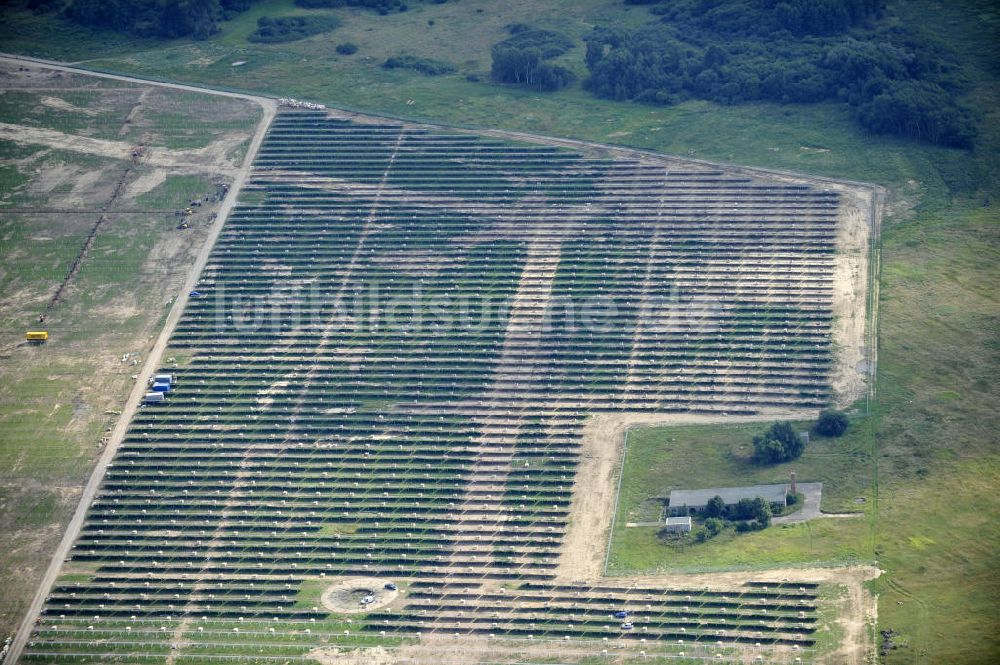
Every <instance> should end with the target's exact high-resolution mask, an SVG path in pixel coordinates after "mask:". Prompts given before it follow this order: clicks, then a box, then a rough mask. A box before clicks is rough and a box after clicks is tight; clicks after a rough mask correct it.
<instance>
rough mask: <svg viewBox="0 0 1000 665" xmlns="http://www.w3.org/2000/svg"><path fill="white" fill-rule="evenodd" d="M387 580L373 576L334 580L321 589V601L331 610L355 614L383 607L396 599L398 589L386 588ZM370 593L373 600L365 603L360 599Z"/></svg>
mask: <svg viewBox="0 0 1000 665" xmlns="http://www.w3.org/2000/svg"><path fill="white" fill-rule="evenodd" d="M387 582H388V580H385V579H382V578H375V577H351V578H349V579H344V580H339V581H337V582H334V583H333V584H331V585H330V586H329V587H327V588H326V590H325V591H323V596H322V597H321V599H320V600H321V602H322V603H323V607H325V608H326V609H328V610H330V611H331V612H338V613H348V614H355V613H360V612H371V611H373V610H377V609H379V608H380V607H385V606H386V605H388V604H389V603H391V602H392V601H394V600H395V599H396V596H398V595H399V591H398V590H390V589H386V588H385V585H386V583H387ZM367 594H371V595H372V596H373V597H374V600H373V601H372V602H370V603H368V604H367V605H362V604H361V599H362V598H363V597H364V596H365V595H367Z"/></svg>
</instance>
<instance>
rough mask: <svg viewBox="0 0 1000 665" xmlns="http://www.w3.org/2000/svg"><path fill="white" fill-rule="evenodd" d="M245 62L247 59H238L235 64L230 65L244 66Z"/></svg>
mask: <svg viewBox="0 0 1000 665" xmlns="http://www.w3.org/2000/svg"><path fill="white" fill-rule="evenodd" d="M245 64H247V61H246V60H237V61H236V62H234V63H233V64H231V65H229V66H230V67H242V66H243V65H245Z"/></svg>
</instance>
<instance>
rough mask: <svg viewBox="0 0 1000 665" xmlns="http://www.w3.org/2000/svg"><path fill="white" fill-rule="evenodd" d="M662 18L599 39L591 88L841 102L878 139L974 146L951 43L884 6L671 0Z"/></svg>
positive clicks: (870, 1) (661, 96) (659, 8)
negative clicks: (931, 37) (899, 19)
mask: <svg viewBox="0 0 1000 665" xmlns="http://www.w3.org/2000/svg"><path fill="white" fill-rule="evenodd" d="M627 1H628V2H629V4H653V5H654V6H653V7H652V8H651V11H652V12H653V14H654V15H656V16H659V20H658V21H655V22H652V23H649V24H647V25H646V26H643V27H641V28H638V29H634V30H625V29H620V28H602V27H597V28H595V29H594V31H593V32H592V33H591V34H590V35H589V36H588V38H587V40H586V42H587V53H586V63H587V68H588V70H589V72H590V75H589V77H588V78H587V80H586V81H585V82H584V86H585V87H586V88H587V89H588V90H590V91H591V92H592V93H593V94H595V95H597V96H599V97H604V98H607V99H615V100H632V101H640V102H649V103H655V104H668V105H669V104H676V103H678V102H681V101H684V100H686V99H691V98H698V99H708V100H711V101H715V102H719V103H722V104H739V103H744V102H752V101H773V102H779V103H812V102H820V101H837V100H839V101H842V102H845V103H847V104H848V105H849V106H850V108H851V109H852V110H853V113H854V115H855V117H856V118H857V120H858V122H859V123H860V124H861V125H862V126H863V127H864V128H865V129H867V130H868V131H870V132H872V133H876V134H896V135H901V136H906V137H910V138H915V139H919V140H924V141H930V142H934V143H938V144H942V145H949V146H958V147H970V146H971V145H972V142H973V139H974V137H975V125H974V122H973V118H972V117H971V115H970V114H969V112H968V111H967V110H965V109H964V108H962V107H961V106H960V105H959V104H957V103H956V101H955V96H956V94H957V93H958V92H959V91H960V89H961V77H960V75H959V73H958V72H957V71H956V66H955V65H954V64H953V62H952V61H951V60H950V58H949V56H948V54H947V53H945V52H944V51H943V50H942V49H941V48H939V47H937V46H935V45H933V44H929V43H926V41H924V40H922V39H921V38H919V37H918V36H916V35H913V34H909V33H907V32H905V31H904V30H903V29H901V28H898V27H884V26H882V24H880V23H879V22H878V21H877V19H878V18H879V17H880V16H881V13H882V12H883V0H780V1H779V0H725V1H723V0H671V1H670V2H657V3H651V2H643V1H641V0H627Z"/></svg>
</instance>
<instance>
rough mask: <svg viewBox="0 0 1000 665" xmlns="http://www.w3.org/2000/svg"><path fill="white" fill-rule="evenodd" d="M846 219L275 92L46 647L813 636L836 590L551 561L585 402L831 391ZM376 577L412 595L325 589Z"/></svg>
mask: <svg viewBox="0 0 1000 665" xmlns="http://www.w3.org/2000/svg"><path fill="white" fill-rule="evenodd" d="M837 210H838V198H837V195H836V194H834V193H831V192H825V191H820V190H817V189H815V188H811V187H807V186H804V185H800V184H795V183H787V182H778V181H768V180H764V179H760V178H755V177H751V176H748V175H742V174H734V173H732V172H726V171H724V170H721V169H713V168H709V167H706V166H702V165H693V164H688V163H682V162H676V161H669V160H657V159H655V158H652V157H641V158H640V157H634V158H624V157H621V156H612V155H603V156H602V155H596V154H582V153H579V152H572V151H569V150H564V149H560V148H556V147H552V146H546V145H534V144H518V143H511V142H507V141H502V140H499V139H488V138H484V137H481V136H474V135H471V134H463V133H458V132H448V131H443V130H439V129H434V128H426V127H418V126H412V125H402V124H399V125H393V124H375V123H363V122H347V121H343V120H337V119H333V118H329V117H327V116H326V115H325V114H324V113H323V112H310V111H294V112H287V111H286V112H283V113H280V114H279V115H278V116H277V118H276V119H275V121H274V123H273V125H272V127H271V129H270V131H269V133H268V136H267V138H266V140H265V142H264V145H263V146H262V148H261V150H260V152H259V154H258V155H257V158H256V160H255V164H254V171H253V175H252V178H251V180H250V182H249V184H248V186H247V187H245V189H244V190H243V191H242V192H241V193H240V203H239V205H238V206H237V207H236V208H235V209H234V211H233V212H232V214H231V215H230V217H229V219H228V220H227V221H226V224H225V227H224V228H223V231H222V233H221V236H220V238H219V240H218V242H217V244H216V246H215V248H214V250H213V252H212V255H211V257H210V259H209V262H208V265H207V266H206V268H205V269H204V271H203V273H202V275H201V278H200V281H199V284H198V287H197V290H198V292H199V293H200V294H201V296H200V297H198V298H193V299H191V300H190V302H189V304H188V307H187V309H186V311H185V313H184V315H183V317H182V320H181V321H180V323H179V325H178V327H177V328H176V330H175V332H174V334H173V337H172V340H171V343H170V349H169V351H168V354H167V355H168V356H173V357H175V358H176V359H177V367H173V366H172V365H171V364H167V365H165V367H164V368H163V370H162V371H165V372H170V373H172V374H174V377H175V387H174V389H173V390H172V391H171V392H170V393H169V395H168V398H167V400H166V402H165V403H164V404H162V405H157V406H150V407H146V408H144V409H142V410H141V411H140V413H139V414H138V415H137V416H136V417H135V419H134V421H133V423H132V426H131V428H130V430H129V433H128V434H127V436H126V439H125V441H124V442H123V444H122V446H121V448H120V450H119V452H118V454H117V456H116V458H115V460H114V464H113V465H112V467H111V468H110V469H109V470H108V473H107V476H106V478H105V480H104V483H103V485H102V488H101V490H100V492H99V495H98V497H97V499H96V500H95V501H94V503H93V505H92V506H91V509H90V512H89V514H88V517H87V520H86V523H85V525H84V527H83V530H82V532H81V535H80V537H79V540H78V542H77V543H76V545H75V547H74V549H73V551H72V556H71V559H70V561H69V562H68V563H67V566H66V569H65V574H64V575H63V577H62V578H61V581H60V582H59V583H58V585H57V586H56V588H55V589H54V590H53V592H52V594H51V596H50V598H49V599H48V602H47V604H46V606H45V609H44V611H43V617H42V622H41V623H40V625H39V627H38V628H37V630H36V632H35V634H34V636H33V638H32V644H31V646H30V647H29V649H28V650H27V652H26V654H25V656H24V662H57V661H61V660H63V659H67V660H79V659H81V658H83V659H85V655H86V654H90V657H91V658H98V659H105V660H106V659H110V658H112V657H113V656H116V657H121V658H124V659H142V660H144V662H145V661H146V660H153V661H158V660H166V661H167V662H188V661H191V660H195V661H197V662H223V661H227V659H231V658H233V657H236V656H239V657H240V658H241V659H242V661H243V662H251V661H250V660H248V659H251V658H253V659H257V660H259V661H260V662H272V660H273V659H277V658H282V659H292V660H295V659H300V658H305V657H306V654H307V652H308V651H309V649H311V648H314V647H316V646H317V645H320V644H328V643H330V644H339V645H346V646H358V647H370V646H372V645H375V644H379V645H388V646H392V645H393V644H395V643H396V642H397V641H399V640H403V639H408V638H412V637H414V636H415V635H417V634H418V633H419V634H422V635H426V634H429V633H434V632H440V633H448V634H454V633H458V634H478V635H495V636H502V637H508V638H511V639H527V636H529V635H530V636H531V638H532V639H534V638H535V637H536V636H537V637H538V638H539V639H552V638H558V639H561V640H582V641H583V643H586V644H589V643H590V642H589V641H591V640H593V641H594V643H595V644H596V643H599V642H600V640H602V639H605V638H608V639H626V640H631V641H634V642H636V643H638V642H639V641H640V640H645V641H646V642H648V643H650V644H661V645H666V644H671V645H676V644H677V643H678V642H679V643H680V644H681V645H683V643H684V642H688V643H689V644H708V645H718V644H720V643H721V644H724V645H741V644H752V645H757V644H764V645H770V644H773V645H785V646H789V647H792V646H794V647H796V648H803V649H808V648H809V647H811V645H812V644H813V638H812V637H811V635H812V633H813V632H814V630H815V621H816V615H815V609H816V603H815V593H813V592H811V591H806V592H800V591H794V592H793V591H789V590H783V591H774V590H770V591H766V592H765V591H761V590H760V589H746V590H744V591H741V592H739V593H731V594H730V596H731V597H727V598H723V597H724V596H725V595H726V594H724V593H721V592H720V593H717V594H712V593H708V594H707V595H706V592H704V590H698V591H691V590H688V591H684V590H676V589H675V590H663V589H652V588H648V589H624V590H615V589H614V588H613V587H611V586H607V585H605V586H597V587H589V586H584V587H572V588H569V587H566V586H560V585H559V584H557V583H556V577H555V573H556V567H557V564H558V553H559V547H560V545H561V542H562V538H563V535H564V533H565V530H566V527H567V521H568V511H569V505H570V498H571V489H572V485H573V480H574V475H575V471H576V465H577V461H578V458H579V455H580V451H579V438H580V433H581V430H582V426H583V423H584V420H585V418H586V416H588V415H589V414H594V413H602V412H619V411H629V412H642V411H648V412H653V411H655V412H678V413H681V412H683V413H715V414H721V413H726V414H750V413H754V412H757V411H759V410H760V409H762V408H771V407H783V408H796V407H819V406H822V405H823V404H825V403H826V402H827V400H828V391H829V376H828V375H829V368H830V359H831V344H830V323H831V316H832V315H831V308H832V281H831V274H832V269H833V255H834V251H835V236H836V223H837ZM609 444H610V442H609ZM356 575H366V576H374V577H378V578H384V579H387V580H393V581H395V582H397V583H399V584H401V585H404V584H405V585H406V588H405V589H404V590H405V591H406V595H404V596H403V600H402V601H400V602H397V603H394V604H393V605H392V606H390V607H388V608H381V609H379V610H376V611H374V612H371V613H367V614H362V615H358V616H355V617H353V618H350V617H347V616H341V615H336V614H331V612H330V611H329V610H326V609H324V608H323V607H322V606H321V605H320V604H319V601H318V599H317V598H318V596H316V594H314V593H313V592H312V591H311V590H312V589H314V587H316V585H319V586H322V585H324V584H325V583H326V580H327V579H329V581H331V582H332V581H333V579H335V578H340V577H343V576H356ZM692 595H693V596H695V600H691V599H690V597H691V596H692ZM626 605H634V606H636V607H635V609H634V610H633V612H634V614H633V616H635V618H634V619H632V621H633V622H634V624H635V625H634V626H633V627H630V628H629V629H623V628H622V627H621V625H619V624H620V623H621V622H619V621H614V620H609V619H608V617H609V616H613V612H614V611H616V609H617V608H620V607H622V606H626ZM236 634H239V636H238V639H237V638H235V637H234V635H236ZM574 643H575V642H574ZM671 648H674V649H675V650H676V648H684V647H683V646H681V647H676V646H674V647H671ZM687 648H690V647H687ZM706 653H707V652H706ZM56 654H64V655H63V656H58V655H56Z"/></svg>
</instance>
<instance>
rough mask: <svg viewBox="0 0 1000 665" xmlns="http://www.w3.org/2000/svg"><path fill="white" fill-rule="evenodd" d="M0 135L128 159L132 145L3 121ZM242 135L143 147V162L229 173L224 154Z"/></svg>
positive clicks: (24, 142) (197, 171) (161, 165)
mask: <svg viewBox="0 0 1000 665" xmlns="http://www.w3.org/2000/svg"><path fill="white" fill-rule="evenodd" d="M0 139H3V140H6V141H11V142H13V143H17V144H18V145H44V146H48V147H51V148H57V149H59V150H67V151H69V152H76V153H82V154H87V155H96V156H99V157H105V158H109V159H120V160H127V159H129V158H130V157H131V156H132V150H133V149H134V147H135V146H134V145H133V144H132V143H131V142H128V141H111V140H108V139H99V138H94V137H90V136H80V135H76V134H66V133H64V132H60V131H56V130H54V129H44V128H41V127H29V126H27V125H16V124H11V123H6V122H3V123H0ZM245 139H246V136H245V135H244V134H242V133H240V132H230V133H228V134H224V135H223V136H221V137H219V138H218V139H216V140H215V141H213V142H212V143H210V144H209V145H207V146H206V147H204V148H197V149H193V150H171V149H169V148H160V147H153V148H149V149H147V150H146V152H145V153H144V155H143V162H144V163H145V164H148V165H150V166H154V167H159V168H167V169H180V170H183V171H186V172H194V173H212V174H226V175H232V172H233V171H234V166H233V165H232V164H231V163H229V161H228V156H229V154H230V153H231V152H232V151H233V150H234V149H235V148H236V147H237V146H239V145H240V144H241V143H243V141H244V140H245Z"/></svg>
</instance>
